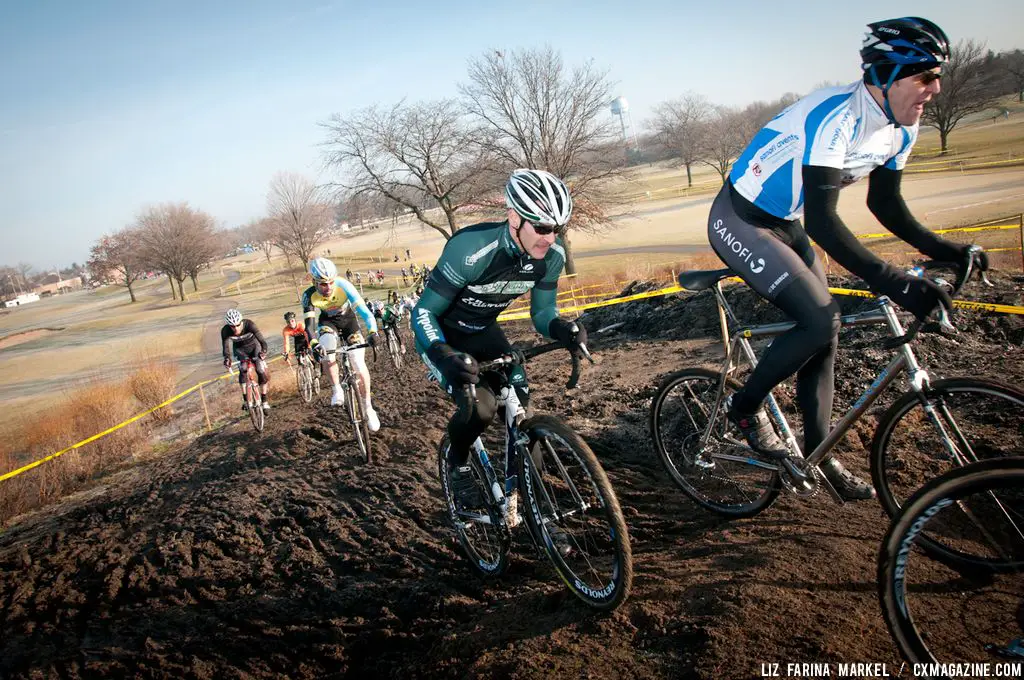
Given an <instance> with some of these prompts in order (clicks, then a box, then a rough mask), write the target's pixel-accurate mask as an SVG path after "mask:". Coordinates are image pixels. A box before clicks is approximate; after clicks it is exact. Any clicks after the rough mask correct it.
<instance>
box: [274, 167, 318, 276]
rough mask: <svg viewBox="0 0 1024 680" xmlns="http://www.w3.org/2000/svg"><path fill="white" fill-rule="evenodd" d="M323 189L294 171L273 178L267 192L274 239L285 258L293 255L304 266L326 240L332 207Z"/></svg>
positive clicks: (280, 173) (278, 174)
mask: <svg viewBox="0 0 1024 680" xmlns="http://www.w3.org/2000/svg"><path fill="white" fill-rule="evenodd" d="M322 193H323V192H322V191H321V189H320V188H319V187H318V186H317V185H316V184H314V183H313V182H312V181H311V180H309V179H308V178H306V177H303V176H302V175H299V174H296V173H292V172H279V173H277V174H276V175H274V179H272V180H271V182H270V189H269V190H268V192H267V215H268V218H267V219H269V220H270V221H271V222H272V224H273V228H274V233H275V234H276V237H275V238H274V239H273V240H274V241H275V242H276V245H277V247H278V248H280V249H281V250H282V251H283V252H284V253H285V256H286V257H292V256H294V257H295V258H296V259H298V260H299V261H300V262H301V263H302V264H303V265H304V266H305V265H308V264H309V261H310V260H311V259H312V257H313V253H314V252H315V251H316V249H317V247H319V246H320V244H322V243H323V242H324V241H325V240H326V239H327V232H328V230H329V229H330V227H331V213H332V211H331V207H330V206H329V205H327V204H326V203H325V202H324V201H323V200H322V197H323V196H322Z"/></svg>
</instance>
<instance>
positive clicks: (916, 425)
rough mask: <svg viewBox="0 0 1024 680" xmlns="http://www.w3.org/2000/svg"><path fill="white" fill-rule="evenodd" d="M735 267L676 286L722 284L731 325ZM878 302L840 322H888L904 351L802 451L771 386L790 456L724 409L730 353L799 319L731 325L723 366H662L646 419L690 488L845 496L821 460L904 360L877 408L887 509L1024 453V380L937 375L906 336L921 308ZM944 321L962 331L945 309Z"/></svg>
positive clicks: (724, 318) (713, 493) (701, 499)
mask: <svg viewBox="0 0 1024 680" xmlns="http://www.w3.org/2000/svg"><path fill="white" fill-rule="evenodd" d="M971 272H972V268H971V267H968V268H967V271H966V272H965V274H964V275H963V276H961V280H958V281H957V284H956V285H955V286H954V287H953V291H954V292H953V294H954V295H955V294H956V293H958V292H959V290H960V288H961V287H962V286H963V284H964V283H965V282H966V281H967V279H968V278H969V277H970V274H971ZM733 274H734V273H733V272H732V271H731V270H730V269H718V270H711V271H690V272H683V273H682V274H680V275H679V284H680V286H681V287H683V288H685V289H687V290H691V291H700V290H706V289H709V288H714V294H715V298H716V301H717V307H718V314H719V322H720V325H721V328H722V334H723V337H730V336H729V323H730V321H731V322H732V323H733V324H736V323H737V319H736V315H735V314H734V313H733V310H732V309H731V308H730V307H729V304H728V303H727V302H726V300H725V296H724V294H723V292H722V287H721V281H722V280H723V279H725V278H727V277H729V276H732V275H733ZM985 281H986V282H987V279H985ZM875 303H876V308H875V309H869V310H867V311H864V312H861V313H858V314H852V315H846V316H843V317H842V318H841V323H842V326H843V327H844V328H848V327H854V326H864V325H870V324H885V325H886V326H887V328H888V331H889V334H890V336H891V338H890V339H889V340H886V341H885V342H884V343H883V347H885V348H886V349H889V350H894V351H896V356H895V357H893V359H892V360H891V361H890V362H889V364H888V365H887V366H886V367H885V368H884V369H882V371H881V373H879V375H878V377H877V378H876V379H875V380H874V381H873V382H872V383H871V384H870V385H869V387H868V388H867V389H866V390H865V391H864V392H863V394H861V396H860V397H859V398H858V399H857V400H856V401H855V402H854V404H853V405H852V406H851V407H850V409H849V410H848V411H847V413H846V414H845V415H844V416H843V417H842V418H841V419H840V420H839V421H838V422H837V423H835V425H834V426H833V427H832V429H831V430H830V432H829V434H828V435H827V436H826V437H825V439H824V441H822V442H821V444H820V445H819V446H818V447H817V448H816V449H815V450H814V451H813V452H811V454H810V455H809V456H807V457H806V458H804V456H803V454H802V452H801V449H800V446H799V445H798V444H797V441H796V437H795V436H794V435H793V432H792V430H791V428H790V427H789V424H788V422H787V421H786V418H785V417H784V416H783V414H782V410H781V409H780V407H779V404H778V401H777V399H776V397H775V395H774V392H775V390H773V392H772V393H769V395H768V398H767V400H766V406H767V412H768V414H769V418H770V419H771V421H772V422H773V424H774V426H775V428H776V430H777V431H778V434H780V436H781V438H782V440H783V441H784V442H785V444H786V447H787V449H788V450H789V455H788V456H786V457H784V458H781V459H779V460H767V459H765V458H764V457H762V456H760V455H759V454H757V453H755V452H753V451H752V450H751V449H750V447H749V446H748V445H747V444H746V442H745V440H744V439H743V437H742V435H740V434H739V432H738V431H736V429H735V428H733V426H732V425H731V424H730V423H729V422H728V420H727V418H726V417H725V412H726V408H725V402H726V397H727V393H731V392H735V391H736V390H737V389H739V387H740V384H739V382H737V381H736V380H735V379H734V378H732V377H730V374H731V373H733V371H734V370H736V368H737V367H736V366H735V365H734V363H733V358H734V357H735V356H736V354H737V353H738V351H739V350H742V352H743V355H744V357H745V358H746V361H747V363H748V364H749V365H750V366H751V367H753V366H755V365H756V364H757V357H756V355H755V353H754V351H753V349H752V347H751V344H750V339H751V338H755V337H760V338H763V337H769V336H774V335H778V334H780V333H783V332H785V331H786V330H789V329H790V328H792V327H793V325H794V324H793V323H773V324H765V325H760V326H753V327H744V328H741V329H740V330H738V331H737V332H735V333H733V334H732V335H731V339H730V341H729V342H728V343H727V345H726V354H725V360H724V362H723V364H722V366H721V368H720V369H719V370H717V371H716V370H709V369H706V368H688V369H684V370H682V371H678V372H676V373H673V374H671V375H669V376H668V377H667V378H665V379H664V381H663V382H662V384H661V387H660V388H659V390H658V392H657V394H656V395H655V397H654V400H653V402H652V403H651V409H650V427H651V433H652V437H653V439H654V442H655V449H656V450H657V452H658V455H659V457H660V458H661V462H662V464H663V466H664V467H665V469H666V470H667V471H668V473H669V475H670V476H671V477H672V479H673V481H674V482H675V483H676V485H677V486H679V488H680V489H681V490H682V491H683V493H685V494H686V495H687V496H689V497H690V498H691V499H693V500H694V501H695V502H697V503H698V504H700V505H702V506H703V507H705V508H708V509H710V510H712V511H714V512H717V513H719V514H722V515H726V516H730V517H752V516H754V515H756V514H757V513H759V512H761V511H763V510H764V509H766V508H767V507H768V506H770V505H771V504H772V503H773V502H774V501H775V499H776V498H777V497H778V495H779V493H780V492H781V491H782V489H785V490H786V491H788V492H790V493H792V494H795V495H797V496H802V497H809V496H813V495H814V494H816V493H817V492H818V490H819V488H821V487H824V488H825V489H826V491H827V492H828V494H829V495H830V496H831V497H832V498H833V499H834V500H835V501H836V502H837V503H840V504H841V503H843V499H842V498H841V497H840V496H839V494H838V493H837V492H836V490H835V489H834V488H833V487H832V485H831V484H830V483H829V481H828V480H827V479H826V478H825V477H824V475H823V474H821V473H820V471H819V470H818V467H817V466H818V465H819V464H820V463H821V462H823V461H824V460H825V459H826V457H827V456H829V455H830V453H831V451H832V449H833V447H835V446H836V444H838V443H839V442H840V441H841V440H842V438H843V436H844V435H845V433H846V432H847V431H848V430H849V429H850V427H851V426H852V425H853V423H854V422H856V421H857V420H858V419H860V418H861V417H862V416H863V415H864V414H865V413H866V412H867V411H868V409H869V408H870V407H871V406H872V404H873V403H874V402H875V400H876V399H878V397H879V396H880V395H881V394H882V393H883V392H885V390H886V389H887V388H888V387H889V386H890V385H892V384H893V382H894V381H895V380H896V378H898V377H899V376H900V375H901V374H902V373H904V372H905V373H907V374H908V383H909V390H908V391H907V392H906V393H905V394H903V395H902V396H901V397H899V398H898V399H897V400H896V401H895V402H894V403H893V404H892V405H891V406H890V407H889V408H888V410H886V411H885V412H884V413H883V414H882V415H881V416H880V418H879V420H878V424H877V426H876V429H875V434H874V437H873V439H872V443H871V453H870V459H871V478H872V481H873V483H874V485H875V488H876V490H877V492H878V498H879V501H880V502H881V504H882V506H883V508H884V509H885V511H886V512H887V513H888V514H889V515H890V516H894V515H895V514H896V513H897V512H898V511H899V509H900V506H901V505H902V503H903V502H904V501H905V499H906V497H907V496H909V495H910V494H911V493H912V491H913V490H914V489H916V488H917V486H918V485H920V483H921V482H922V481H923V479H925V478H926V477H928V476H935V475H937V474H940V473H941V472H942V471H944V470H945V469H948V468H949V467H950V466H961V465H964V464H965V463H967V462H972V461H975V460H979V459H982V458H990V457H1001V456H1004V455H1007V454H1012V453H1017V454H1024V392H1021V391H1020V390H1018V389H1017V388H1014V387H1010V386H1008V385H1004V384H1002V383H998V382H995V381H991V380H982V379H977V378H948V379H940V380H934V381H933V380H931V379H930V378H929V376H928V374H927V372H926V371H925V370H924V369H923V368H922V366H921V364H920V362H919V361H918V359H917V357H916V356H915V354H914V351H913V349H912V347H911V344H910V343H911V341H913V340H914V339H915V338H916V337H917V334H918V332H919V331H920V330H921V329H922V324H921V323H920V322H918V321H916V320H915V321H914V322H913V323H912V324H911V326H910V328H909V330H907V331H904V328H903V325H902V323H901V322H900V319H899V317H898V316H897V313H896V308H895V305H894V304H893V303H892V301H891V300H889V298H887V297H885V296H881V297H878V298H876V300H875ZM939 326H940V328H942V329H945V330H946V331H948V332H955V328H953V326H952V324H951V323H950V322H949V320H948V318H947V317H946V315H943V318H942V319H941V320H940V322H939ZM930 328H931V326H929V327H928V328H926V330H928V329H930ZM925 424H927V425H930V426H931V430H929V432H930V433H931V434H933V435H935V437H936V439H933V440H929V439H927V438H926V437H925V436H924V433H923V432H922V428H921V427H920V426H921V425H925Z"/></svg>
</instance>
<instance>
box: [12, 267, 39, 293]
mask: <svg viewBox="0 0 1024 680" xmlns="http://www.w3.org/2000/svg"><path fill="white" fill-rule="evenodd" d="M15 269H17V270H18V276H20V277H21V285H22V286H23V287H24V288H25V290H28V291H29V292H32V284H31V281H30V278H31V275H32V270H33V269H35V267H33V266H32V265H30V264H29V263H28V262H19V263H18V264H17V266H16V267H15Z"/></svg>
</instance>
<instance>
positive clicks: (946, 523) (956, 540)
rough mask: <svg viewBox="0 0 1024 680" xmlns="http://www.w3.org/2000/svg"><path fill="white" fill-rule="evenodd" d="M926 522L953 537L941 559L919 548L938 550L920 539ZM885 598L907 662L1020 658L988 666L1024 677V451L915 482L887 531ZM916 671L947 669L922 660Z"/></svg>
mask: <svg viewBox="0 0 1024 680" xmlns="http://www.w3.org/2000/svg"><path fill="white" fill-rule="evenodd" d="M926 529H927V533H928V535H931V536H934V535H936V534H942V536H943V539H944V541H946V542H948V543H949V544H950V548H949V549H948V550H947V551H946V552H944V553H943V554H942V555H941V556H940V558H939V559H938V560H934V559H924V557H923V556H922V555H921V553H920V551H918V550H916V549H915V548H924V552H925V553H927V554H928V555H929V556H930V557H935V555H934V554H933V553H932V551H931V550H930V549H929V548H928V547H926V546H922V545H921V541H922V540H927V537H926V535H925V530H926ZM878 597H879V602H880V604H881V607H882V614H883V616H884V618H885V623H886V626H888V628H889V633H890V634H891V636H892V638H893V640H894V641H895V642H896V645H897V647H899V650H900V653H901V654H903V656H904V658H906V659H907V661H909V662H910V663H912V664H929V665H931V664H940V663H945V664H949V665H950V666H953V665H954V664H956V665H958V666H959V665H960V664H980V663H992V662H995V663H1000V662H1002V663H1006V664H1008V665H1009V664H1010V663H1013V664H1015V665H1014V666H1013V667H1010V668H1004V669H1003V670H1008V671H1011V672H1006V673H999V672H995V669H990V670H991V671H992V673H991V674H993V675H1007V676H1010V677H1021V674H1022V671H1021V669H1022V668H1024V459H1021V458H1003V459H993V460H985V461H979V462H975V463H971V464H969V465H966V466H964V467H961V468H956V469H954V470H950V471H949V472H947V473H945V474H943V475H941V476H939V477H936V478H935V479H932V480H931V481H929V482H928V483H927V484H925V485H924V486H923V487H922V488H921V489H920V490H918V491H917V492H916V493H915V494H914V495H913V496H912V497H911V498H910V499H909V501H908V502H907V503H906V504H905V505H904V506H903V508H902V509H901V511H900V512H899V514H897V515H896V517H895V518H894V519H893V521H892V524H891V525H890V527H889V530H888V532H887V533H886V535H885V538H884V539H883V540H882V546H881V550H880V551H879V555H878ZM960 667H961V668H964V667H965V666H960ZM914 673H915V675H919V676H928V677H948V668H944V667H942V666H930V667H924V668H921V667H915V670H914ZM985 674H986V675H987V674H989V673H985ZM956 675H957V676H963V675H981V673H974V672H966V673H964V672H962V671H961V672H959V673H957V674H956Z"/></svg>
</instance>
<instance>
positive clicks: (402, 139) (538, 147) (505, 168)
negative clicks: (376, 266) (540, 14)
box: [322, 48, 626, 272]
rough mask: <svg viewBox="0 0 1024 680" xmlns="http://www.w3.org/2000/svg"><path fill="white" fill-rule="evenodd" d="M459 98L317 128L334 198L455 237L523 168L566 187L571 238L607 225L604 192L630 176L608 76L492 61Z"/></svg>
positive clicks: (542, 53)
mask: <svg viewBox="0 0 1024 680" xmlns="http://www.w3.org/2000/svg"><path fill="white" fill-rule="evenodd" d="M459 94H460V96H459V97H458V98H455V99H443V100H438V101H425V102H408V101H401V102H399V103H397V104H395V105H393V106H391V107H386V108H385V107H379V106H374V107H370V108H367V109H363V110H360V111H356V112H354V113H351V114H347V115H340V114H337V115H334V116H331V118H330V119H329V120H328V121H326V122H324V123H323V124H322V125H323V127H324V130H325V132H326V135H327V138H326V141H325V142H324V155H325V161H326V165H327V166H328V168H330V169H332V170H333V171H335V172H337V174H338V175H339V176H340V177H339V179H338V181H337V182H335V183H334V184H332V185H331V187H332V188H333V189H335V190H336V191H338V192H339V193H340V195H341V196H342V197H343V200H342V203H343V205H345V206H346V208H347V210H348V211H349V212H350V213H351V212H358V211H361V210H363V209H365V208H366V202H369V203H373V202H374V201H377V200H379V199H380V198H384V199H386V202H387V203H386V204H388V205H393V206H395V207H396V208H397V209H399V210H401V211H403V212H410V213H412V214H414V215H415V216H416V218H417V219H419V220H420V221H421V222H422V223H423V224H425V225H427V226H429V227H431V228H432V229H435V230H436V231H437V232H438V233H440V234H442V235H443V236H444V237H445V238H451V237H452V236H453V235H454V234H455V233H456V232H457V231H458V230H459V228H460V227H461V226H464V224H463V222H465V221H466V219H467V215H470V214H473V213H479V212H482V211H486V210H491V211H493V212H497V211H498V209H500V208H502V207H504V200H503V196H502V189H503V186H504V180H505V178H507V176H508V174H509V172H510V171H512V170H513V169H515V168H520V167H529V168H540V169H545V170H548V171H550V172H552V173H554V174H555V175H558V176H559V177H562V178H564V179H565V180H566V181H567V182H568V183H569V185H570V188H571V190H572V193H573V198H574V201H575V203H576V206H577V207H576V210H575V213H574V215H575V217H574V219H573V226H574V228H580V227H594V226H599V225H601V224H604V223H607V222H608V219H609V215H608V209H609V207H610V205H611V203H610V197H609V196H608V195H606V194H605V193H603V192H602V189H603V185H604V184H605V183H606V180H608V179H610V178H612V177H614V176H616V175H620V174H622V173H624V172H625V171H626V166H625V162H624V161H625V158H624V155H623V152H622V149H621V147H619V146H618V145H617V144H616V138H617V137H616V128H615V127H614V125H613V121H612V120H611V118H610V117H609V116H608V114H607V108H608V104H609V102H610V100H611V83H610V82H609V80H608V74H607V71H604V70H601V69H598V68H596V67H595V66H594V65H593V64H592V63H586V64H583V65H580V66H576V67H573V68H570V67H568V66H566V64H565V63H564V62H563V60H562V57H561V55H560V54H559V53H557V52H556V51H554V50H553V49H551V48H544V49H534V50H521V51H511V52H502V51H499V50H492V51H489V52H487V53H485V54H483V55H482V56H480V57H478V58H475V59H473V60H471V61H470V63H469V68H468V73H467V81H466V82H465V83H462V84H461V85H460V86H459ZM360 199H362V200H363V201H365V202H364V203H360V202H359V200H360ZM378 205H379V203H378ZM567 245H568V242H567ZM569 253H570V259H569V262H568V263H567V270H568V271H570V272H571V271H573V266H572V261H571V249H570V250H569Z"/></svg>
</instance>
